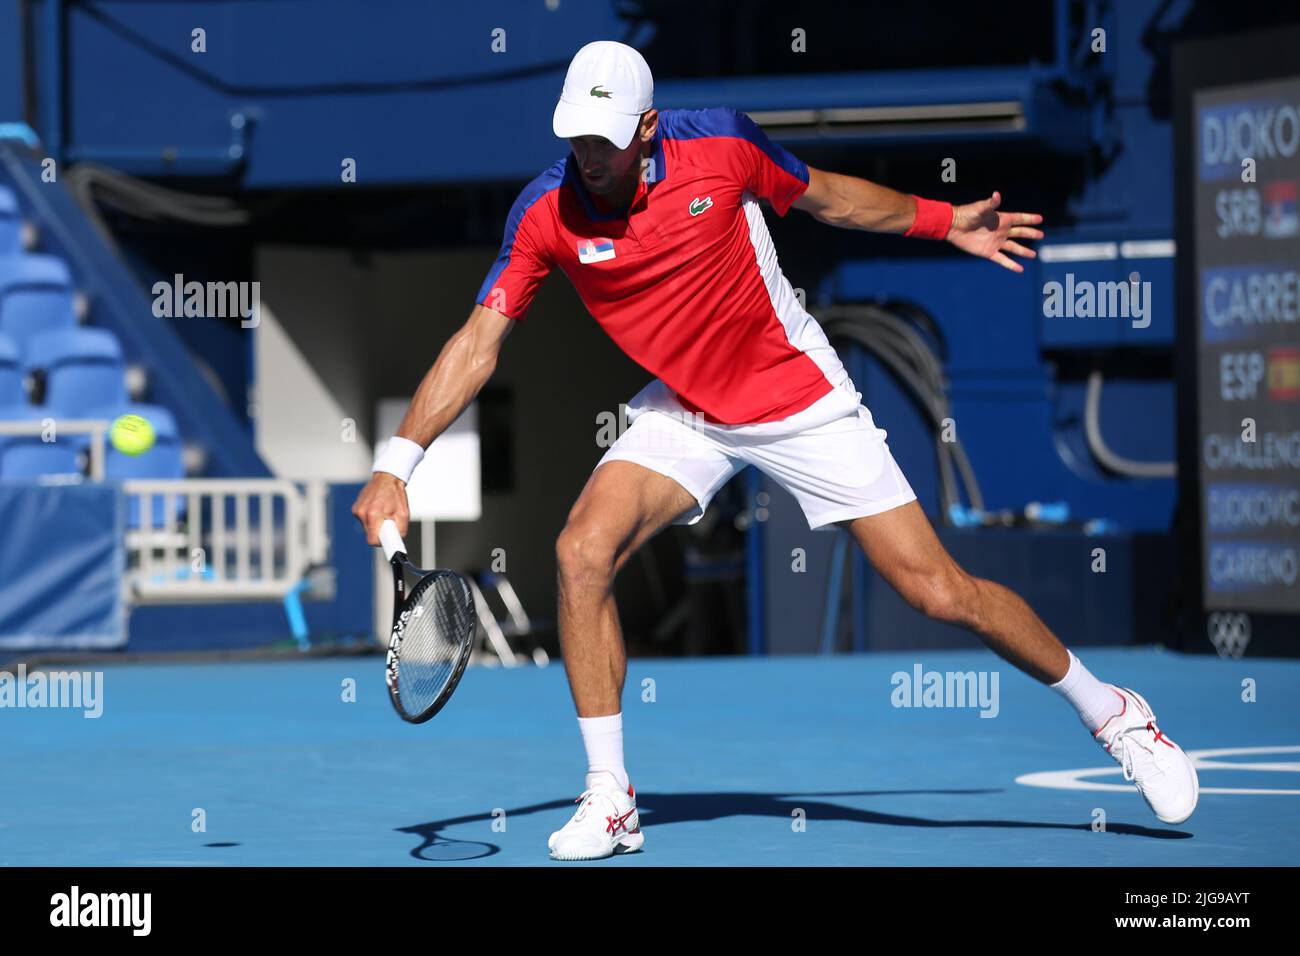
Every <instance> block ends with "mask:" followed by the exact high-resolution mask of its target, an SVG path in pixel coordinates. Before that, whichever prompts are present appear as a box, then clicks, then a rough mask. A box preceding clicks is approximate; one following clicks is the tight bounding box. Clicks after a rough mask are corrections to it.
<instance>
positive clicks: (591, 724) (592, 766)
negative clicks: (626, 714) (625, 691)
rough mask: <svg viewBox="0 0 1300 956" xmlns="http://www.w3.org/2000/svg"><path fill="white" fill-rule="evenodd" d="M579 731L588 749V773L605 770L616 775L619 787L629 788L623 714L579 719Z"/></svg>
mask: <svg viewBox="0 0 1300 956" xmlns="http://www.w3.org/2000/svg"><path fill="white" fill-rule="evenodd" d="M578 729H579V730H581V731H582V744H583V746H584V747H586V748H587V773H588V775H590V774H593V773H599V772H600V771H602V770H604V771H606V772H607V773H611V774H613V775H614V779H615V780H617V781H618V785H619V786H620V787H622V788H623V789H624V790H626V789H627V788H628V779H627V771H626V770H625V769H624V768H623V712H622V711H619V712H618V713H617V714H610V715H609V716H608V717H579V718H578Z"/></svg>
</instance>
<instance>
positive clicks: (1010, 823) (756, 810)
mask: <svg viewBox="0 0 1300 956" xmlns="http://www.w3.org/2000/svg"><path fill="white" fill-rule="evenodd" d="M1002 792H1004V791H1002V790H1000V789H990V788H985V789H965V790H844V791H834V792H823V793H786V794H769V793H638V794H637V811H638V813H639V814H640V817H641V826H642V827H643V828H644V829H646V830H650V829H652V828H654V827H660V826H667V825H669V824H674V823H702V822H710V821H715V820H722V819H726V818H729V817H778V818H781V819H786V820H788V819H791V815H792V813H793V811H794V810H796V809H800V810H803V811H804V814H805V818H806V819H807V820H809V821H841V822H848V823H862V824H872V825H876V826H895V827H921V828H928V829H962V830H964V829H977V828H1005V829H1009V830H1076V831H1081V832H1090V831H1091V830H1092V827H1091V825H1090V824H1087V823H1051V822H1035V821H1031V820H988V819H976V820H965V819H957V820H933V819H929V818H927V817H915V816H905V815H902V814H897V813H880V812H877V811H874V810H862V809H859V808H857V807H848V806H843V805H841V804H837V803H831V802H827V801H825V800H822V799H809V798H823V797H898V796H920V795H927V796H931V795H939V796H955V797H961V796H984V795H987V794H994V793H1002ZM573 803H574V801H571V800H551V801H547V802H546V803H534V804H529V805H527V806H522V807H516V808H515V809H513V810H506V811H505V816H506V818H510V817H516V816H526V815H528V814H531V813H541V812H544V811H550V810H556V811H561V810H567V809H570V808H572V807H573ZM493 819H494V817H493V815H492V814H491V813H478V814H470V815H466V816H460V817H449V818H448V819H445V820H436V821H433V822H431V823H420V824H416V825H415V826H410V827H400V828H398V832H399V833H412V834H415V835H417V836H419V837H421V838H422V839H423V841H424V842H422V843H421V844H420V845H419V846H417V847H416V848H415V849H413V850H411V856H413V857H415V858H416V859H419V860H427V861H431V862H440V863H447V862H455V861H458V860H477V859H482V858H483V857H488V856H492V855H494V854H496V853H499V852H501V847H499V846H497V845H496V844H494V843H487V842H483V841H477V840H457V839H454V838H451V837H448V836H445V835H444V834H443V833H442V831H443V830H445V829H448V828H450V827H454V826H461V825H466V824H474V823H490V822H491V821H492V820H493ZM563 822H564V821H563V820H562V819H560V818H559V817H558V816H557V820H556V827H557V828H558V827H559V826H561V825H562V824H563ZM1106 832H1107V833H1113V834H1117V835H1120V836H1140V837H1148V838H1151V839H1156V840H1187V839H1190V838H1191V837H1192V834H1191V833H1188V832H1187V831H1185V830H1170V829H1168V828H1164V827H1160V828H1157V827H1148V826H1142V825H1140V824H1135V823H1107V824H1106Z"/></svg>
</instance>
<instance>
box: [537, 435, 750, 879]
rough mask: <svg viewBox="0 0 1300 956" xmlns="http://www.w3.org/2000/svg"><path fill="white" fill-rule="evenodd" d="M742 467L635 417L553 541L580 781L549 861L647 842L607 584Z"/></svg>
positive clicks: (693, 515)
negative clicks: (633, 777)
mask: <svg viewBox="0 0 1300 956" xmlns="http://www.w3.org/2000/svg"><path fill="white" fill-rule="evenodd" d="M739 467H741V465H740V463H739V462H736V461H733V460H732V459H730V458H729V457H728V456H727V455H726V454H724V453H723V452H722V451H721V450H719V449H718V448H717V447H716V446H714V444H713V443H712V442H710V441H709V440H708V439H706V438H704V437H703V436H701V435H699V434H698V433H697V432H695V431H694V430H693V429H691V428H690V427H688V426H687V425H685V424H683V423H682V422H680V421H677V420H674V419H673V418H671V417H669V416H666V415H663V414H659V413H657V412H655V413H645V414H639V415H638V416H637V418H636V419H635V420H634V421H633V423H632V426H631V427H630V428H629V429H627V431H625V432H624V433H623V435H621V436H620V437H619V439H618V441H616V442H615V443H614V445H613V446H612V447H611V448H610V449H609V451H608V452H606V453H605V456H604V457H603V458H602V459H601V461H600V463H599V464H598V465H597V467H596V470H595V471H594V472H593V473H592V475H591V478H590V479H588V481H587V485H586V487H585V488H584V489H583V491H582V494H581V495H580V496H579V497H578V501H577V503H576V504H575V505H574V506H573V510H572V511H571V512H570V514H569V519H568V521H567V523H566V524H565V527H564V530H563V531H562V532H561V533H560V537H559V539H558V541H557V543H556V558H557V564H558V568H559V591H560V598H559V627H560V646H561V651H562V652H563V655H564V667H565V671H566V672H567V674H568V677H569V688H570V690H571V692H572V693H573V701H574V704H575V706H576V707H577V711H578V727H579V730H580V731H581V733H582V740H583V745H584V747H585V748H586V751H587V777H586V789H585V790H584V791H583V794H582V797H581V798H580V799H579V803H580V804H581V805H580V806H579V807H578V809H577V811H576V812H575V813H574V815H573V818H572V819H571V820H570V821H569V822H568V823H567V824H565V826H564V827H562V828H561V829H559V830H557V831H556V832H555V833H553V834H551V838H550V841H549V843H548V846H549V848H550V851H551V856H552V858H554V859H560V860H592V859H600V858H603V857H607V856H611V855H612V854H614V853H620V852H625V851H628V850H637V849H640V848H641V846H642V844H643V842H644V836H643V835H642V833H641V831H640V824H639V819H638V817H637V812H636V793H635V791H634V790H633V788H632V786H631V784H630V782H629V780H628V775H627V771H626V769H625V767H624V761H623V714H622V706H621V698H622V691H623V680H624V678H625V676H626V673H627V658H626V653H625V650H624V646H623V634H622V630H621V628H620V627H619V621H618V608H617V607H616V605H615V602H614V578H615V576H616V575H617V574H618V571H619V569H620V568H621V567H622V566H623V565H624V564H625V563H626V562H627V560H628V558H630V557H631V556H632V555H633V554H635V553H636V550H637V548H639V547H640V546H641V545H642V544H644V543H645V542H646V541H647V540H649V539H650V538H651V537H653V536H654V535H655V534H656V533H657V532H658V531H660V530H661V529H662V528H663V527H664V526H665V525H667V524H668V523H670V522H672V521H674V520H677V521H682V520H698V517H699V515H701V514H703V511H704V509H705V508H707V507H708V502H709V499H710V498H712V497H713V494H714V493H715V492H716V491H717V490H718V489H719V488H720V487H722V485H723V484H725V482H726V481H727V480H728V479H729V478H730V477H731V476H732V475H733V474H734V473H735V471H736V470H737V469H738V468H739Z"/></svg>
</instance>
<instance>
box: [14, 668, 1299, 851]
mask: <svg viewBox="0 0 1300 956" xmlns="http://www.w3.org/2000/svg"><path fill="white" fill-rule="evenodd" d="M1084 660H1085V663H1087V664H1088V666H1089V667H1090V668H1092V669H1093V670H1094V672H1096V673H1097V674H1098V675H1100V676H1102V678H1103V679H1106V680H1111V681H1114V682H1116V683H1120V684H1126V685H1129V686H1132V687H1134V688H1135V689H1137V690H1139V691H1140V692H1141V693H1142V694H1143V695H1144V696H1145V697H1146V698H1147V699H1148V700H1149V701H1150V702H1151V703H1152V705H1153V706H1154V708H1155V710H1156V713H1157V716H1158V718H1159V721H1160V724H1161V726H1162V728H1163V729H1165V730H1166V731H1167V732H1168V733H1169V735H1170V736H1171V737H1173V738H1174V739H1175V740H1177V741H1178V742H1179V743H1180V744H1181V745H1182V746H1183V747H1184V748H1185V749H1186V750H1187V751H1189V752H1206V751H1209V752H1212V753H1209V754H1203V755H1202V756H1201V757H1200V758H1199V762H1200V764H1201V769H1200V781H1201V787H1202V795H1201V801H1200V805H1199V807H1198V809H1197V811H1196V814H1195V815H1194V816H1193V817H1192V819H1191V820H1190V821H1188V822H1187V823H1186V824H1183V825H1181V826H1176V827H1167V826H1164V825H1162V824H1160V823H1159V822H1158V821H1157V820H1156V819H1155V817H1154V816H1153V815H1152V814H1151V813H1150V811H1148V809H1147V808H1146V806H1145V804H1144V803H1143V802H1142V800H1141V798H1140V797H1139V796H1138V795H1137V794H1136V792H1135V791H1131V790H1125V791H1114V790H1107V789H1068V787H1096V786H1102V787H1107V786H1112V787H1113V786H1115V785H1117V784H1122V783H1123V781H1122V779H1121V776H1120V768H1119V767H1118V765H1116V764H1114V763H1112V762H1110V760H1109V758H1107V757H1106V756H1105V754H1103V753H1102V751H1101V749H1100V748H1099V747H1097V746H1096V745H1095V744H1093V743H1092V742H1091V740H1090V739H1089V736H1088V734H1087V733H1086V732H1085V731H1084V730H1083V729H1082V727H1081V725H1080V724H1079V723H1078V720H1077V718H1076V717H1075V715H1074V713H1073V711H1072V710H1071V708H1069V707H1068V706H1067V705H1066V704H1065V703H1064V702H1063V701H1062V700H1060V699H1059V698H1058V697H1057V696H1056V695H1055V694H1054V693H1052V692H1051V691H1050V690H1048V689H1046V688H1044V687H1042V686H1040V685H1038V684H1036V683H1034V682H1033V681H1031V680H1030V679H1029V678H1027V677H1024V676H1022V675H1021V674H1020V673H1018V672H1017V671H1015V670H1013V669H1011V668H1010V667H1007V666H1006V665H1002V664H1001V662H1000V661H998V660H997V659H996V658H994V657H993V655H991V654H989V653H986V652H983V651H980V650H973V651H970V652H926V653H924V654H919V655H918V654H901V653H895V654H876V655H871V656H865V655H859V656H837V657H790V658H781V659H775V658H758V659H738V658H729V659H693V660H670V659H641V660H633V661H631V662H629V670H628V682H627V690H626V692H625V695H624V713H625V717H626V726H627V758H628V768H629V770H630V773H631V776H632V781H633V784H634V786H636V787H637V788H638V804H639V808H640V812H641V820H642V827H643V829H644V832H645V834H646V843H645V850H644V851H643V852H641V853H637V854H630V855H627V856H622V857H617V858H614V859H612V860H605V861H601V862H600V863H599V864H598V865H603V866H624V867H626V866H662V865H715V864H721V865H765V866H770V865H781V866H823V865H872V866H874V865H902V866H911V865H957V866H1003V865H1013V864H1018V865H1040V864H1052V865H1124V866H1191V865H1241V864H1249V865H1260V864H1264V865H1282V864H1294V863H1295V861H1296V860H1297V859H1298V858H1300V826H1298V825H1297V824H1300V757H1297V756H1296V755H1297V754H1300V693H1297V691H1300V662H1294V661H1279V660H1260V659H1255V660H1246V661H1224V660H1219V659H1215V658H1210V657H1195V656H1184V655H1175V654H1171V653H1167V652H1163V651H1160V650H1106V651H1100V650H1098V651H1089V652H1088V653H1087V654H1086V656H1085V657H1084ZM918 664H919V665H920V666H921V667H922V668H923V669H924V670H925V671H940V672H947V671H952V672H967V671H974V672H976V673H977V674H979V673H980V672H984V674H985V678H986V681H987V683H986V685H985V686H986V687H987V688H989V689H994V688H995V689H996V694H994V695H993V696H992V697H990V698H988V704H989V705H988V706H984V707H983V708H982V709H983V710H985V711H986V712H989V713H990V714H992V713H994V711H995V710H996V715H995V716H990V717H981V716H980V710H981V707H979V706H970V707H942V708H925V707H907V708H904V707H895V706H893V703H891V695H893V694H894V691H895V687H894V685H893V683H892V682H891V677H892V675H894V674H895V673H897V672H904V673H907V674H909V675H910V674H912V673H913V672H914V668H915V667H916V666H917V665H918ZM381 666H382V665H381V658H379V657H376V656H362V657H333V658H321V659H313V660H304V661H291V662H273V663H229V664H221V665H213V664H201V665H152V664H135V665H117V666H111V667H107V668H105V669H104V670H103V675H104V678H103V694H102V703H103V713H102V716H101V717H99V718H98V719H87V718H85V717H83V716H82V712H81V711H78V710H72V709H32V708H27V709H13V710H8V711H6V712H5V714H4V719H3V720H0V752H3V753H4V755H5V760H6V763H7V766H6V768H5V772H4V773H3V774H0V804H2V805H3V806H4V808H5V810H4V813H3V817H2V818H0V865H5V866H18V865H47V864H48V865H61V866H62V865H89V866H109V865H128V866H129V865H168V864H176V865H187V864H189V865H218V866H222V865H253V866H261V865H285V864H288V865H313V866H314V865H372V866H374V865H378V866H404V865H414V866H426V867H445V866H470V865H476V864H481V863H488V864H497V865H499V864H509V865H545V866H577V865H581V864H562V863H553V862H551V861H550V860H549V859H548V858H547V853H546V838H547V836H548V835H549V833H550V832H551V831H552V830H553V829H556V828H558V827H559V826H561V825H562V824H563V823H564V822H565V820H567V819H568V817H569V815H570V813H571V811H572V803H571V801H572V800H573V798H574V797H576V796H577V794H578V792H579V790H581V785H582V779H583V777H582V775H583V771H584V770H585V763H584V759H583V752H582V744H581V740H580V738H579V736H578V732H577V730H576V728H575V725H574V720H573V707H572V703H571V701H570V698H569V693H568V688H567V685H566V683H565V679H564V673H563V671H562V669H561V668H560V667H558V666H552V667H549V668H543V669H537V668H533V667H528V668H519V669H516V670H500V669H486V668H482V667H474V668H471V669H470V670H469V672H468V673H467V674H466V676H465V679H464V681H463V684H462V686H461V688H460V690H459V691H458V692H457V696H456V698H455V699H454V700H453V701H452V703H451V704H450V705H449V706H448V707H447V709H446V710H445V711H444V712H443V713H442V714H440V715H439V716H438V717H437V718H435V719H434V720H433V721H431V722H429V723H427V724H424V725H420V726H411V725H407V724H404V723H402V722H401V721H399V719H398V718H397V717H396V716H395V715H394V714H393V712H392V709H391V706H390V704H389V702H388V699H387V695H386V691H385V689H384V686H383V681H382V677H381ZM994 673H996V675H997V683H996V685H995V684H993V683H992V677H993V674H994ZM349 679H351V680H355V682H356V695H355V696H356V699H355V701H354V702H353V701H347V700H345V699H344V698H345V697H346V696H349V695H348V693H347V692H348V688H349V686H350V685H349V684H348V681H349ZM1246 679H1250V680H1253V681H1254V683H1255V686H1256V688H1257V695H1258V702H1255V703H1245V702H1243V700H1242V682H1243V680H1246ZM1248 749H1249V751H1250V752H1246V751H1247V750H1248ZM1066 771H1074V773H1063V772H1066ZM1086 771H1095V773H1087V772H1086ZM1045 774H1054V775H1053V776H1050V777H1046V778H1045V777H1043V776H1039V777H1037V778H1036V779H1038V780H1039V781H1041V782H1046V783H1048V784H1050V786H1035V785H1030V784H1029V783H1025V782H1018V780H1024V779H1025V778H1026V777H1027V776H1028V775H1045ZM1216 791H1223V792H1216ZM1260 791H1268V792H1260ZM1098 808H1100V810H1101V811H1104V814H1105V830H1104V831H1094V820H1095V819H1097V810H1098ZM200 823H201V824H202V827H201V828H200V826H199V824H200Z"/></svg>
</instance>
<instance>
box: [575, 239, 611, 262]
mask: <svg viewBox="0 0 1300 956" xmlns="http://www.w3.org/2000/svg"><path fill="white" fill-rule="evenodd" d="M613 258H614V240H613V239H579V240H578V261H579V262H583V263H591V262H604V261H605V260H606V259H613Z"/></svg>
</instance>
